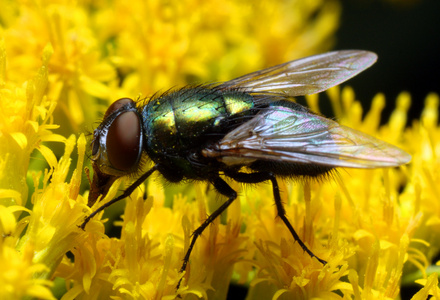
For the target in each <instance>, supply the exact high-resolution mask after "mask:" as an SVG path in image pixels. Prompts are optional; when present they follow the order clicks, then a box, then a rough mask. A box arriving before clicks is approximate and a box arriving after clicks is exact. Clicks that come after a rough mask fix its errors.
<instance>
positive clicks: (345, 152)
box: [203, 106, 411, 168]
mask: <svg viewBox="0 0 440 300" xmlns="http://www.w3.org/2000/svg"><path fill="white" fill-rule="evenodd" d="M203 154H204V155H205V156H208V157H216V158H217V159H218V160H220V161H222V162H224V163H225V164H227V165H235V164H240V165H246V164H247V163H251V162H252V161H254V160H273V161H284V162H292V163H301V164H318V165H322V166H330V167H349V168H378V167H395V166H399V165H402V164H405V163H407V162H409V161H410V160H411V156H410V155H409V154H407V153H406V152H404V151H403V150H401V149H399V148H397V147H395V146H393V145H391V144H388V143H386V142H384V141H381V140H378V139H376V138H374V137H372V136H369V135H367V134H364V133H362V132H359V131H357V130H354V129H351V128H348V127H345V126H342V125H339V124H338V123H336V122H334V121H332V120H329V119H326V118H323V117H320V116H318V115H314V114H311V113H308V112H302V111H296V110H294V109H291V108H289V107H284V106H270V107H268V108H267V109H265V110H263V111H261V112H260V113H258V114H257V115H256V116H255V117H254V118H252V119H251V120H249V121H248V122H246V123H244V124H243V125H241V126H239V127H238V128H236V129H235V130H233V131H231V132H230V133H228V134H227V135H226V136H225V137H224V138H223V139H222V140H221V141H219V142H218V143H217V144H215V145H214V146H212V147H210V148H207V149H205V150H204V151H203Z"/></svg>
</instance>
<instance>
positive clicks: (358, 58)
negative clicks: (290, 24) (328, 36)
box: [218, 50, 377, 96]
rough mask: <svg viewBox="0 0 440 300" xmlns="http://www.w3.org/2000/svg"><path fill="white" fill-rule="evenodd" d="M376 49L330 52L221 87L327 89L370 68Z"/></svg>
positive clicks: (292, 93)
mask: <svg viewBox="0 0 440 300" xmlns="http://www.w3.org/2000/svg"><path fill="white" fill-rule="evenodd" d="M376 60H377V55H376V54H374V53H373V52H369V51H362V50H344V51H334V52H327V53H324V54H320V55H315V56H310V57H306V58H302V59H299V60H294V61H291V62H287V63H284V64H281V65H277V66H274V67H271V68H268V69H264V70H261V71H257V72H253V73H250V74H247V75H244V76H242V77H239V78H236V79H233V80H230V81H227V82H225V83H222V84H220V85H219V86H218V87H219V88H220V89H228V88H242V89H244V90H245V91H246V92H249V93H283V94H286V95H289V96H302V95H309V94H315V93H319V92H322V91H325V90H327V89H329V88H331V87H333V86H335V85H338V84H340V83H342V82H344V81H346V80H348V79H350V78H351V77H353V76H355V75H357V74H358V73H360V72H362V71H363V70H365V69H366V68H368V67H370V66H371V65H372V64H373V63H374V62H375V61H376Z"/></svg>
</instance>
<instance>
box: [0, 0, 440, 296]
mask: <svg viewBox="0 0 440 300" xmlns="http://www.w3.org/2000/svg"><path fill="white" fill-rule="evenodd" d="M0 7H1V9H0V106H1V110H0V179H1V180H0V195H1V197H0V232H1V236H0V262H1V265H2V273H1V275H0V286H1V287H2V288H1V289H0V298H1V299H20V298H24V297H36V298H39V299H55V298H57V297H58V298H59V297H61V298H62V299H96V298H110V297H112V298H115V299H153V298H154V299H158V298H164V299H174V298H175V297H176V296H177V295H180V296H181V297H188V298H191V297H195V296H196V297H200V298H214V297H215V298H218V299H225V298H226V295H227V291H228V286H229V284H230V282H231V281H234V282H236V283H238V284H243V285H247V286H248V298H249V299H254V298H255V299H266V298H274V299H292V298H293V299H297V298H300V299H308V298H322V299H344V298H347V297H351V298H355V299H377V298H381V299H385V298H389V299H394V298H397V297H398V296H399V291H400V286H401V284H402V282H403V283H413V282H414V281H416V282H417V283H419V284H421V285H422V286H423V288H421V290H420V291H419V292H418V293H417V294H416V295H414V299H416V300H418V299H425V298H426V297H427V296H428V295H434V296H436V297H440V291H439V289H438V282H437V273H436V271H437V269H436V268H435V267H434V268H433V267H428V266H429V265H430V263H431V260H432V259H433V258H434V256H435V255H436V253H438V251H439V250H440V226H439V224H440V204H439V203H440V201H439V195H440V194H439V191H438V186H439V183H440V175H439V173H438V169H439V164H440V161H439V159H438V157H439V155H440V153H439V151H440V150H439V149H440V127H439V125H438V106H439V99H438V96H437V95H435V94H429V95H428V96H427V98H426V103H425V108H424V110H423V113H422V115H421V116H420V119H419V120H416V121H414V122H412V124H410V126H409V127H406V123H407V119H406V116H407V112H408V109H409V108H410V104H411V98H410V95H408V94H407V93H402V94H401V95H399V97H398V99H397V101H396V105H395V110H394V112H393V114H392V115H391V117H390V119H389V120H388V121H387V122H386V123H385V122H384V123H385V124H384V125H380V124H381V120H380V114H381V111H382V109H383V107H384V106H385V98H384V96H383V95H381V94H378V95H377V96H376V97H375V98H374V99H373V101H372V105H371V108H370V109H369V110H368V112H367V113H366V115H365V117H364V118H362V115H363V112H362V106H361V105H360V103H359V102H358V101H356V98H355V95H354V92H353V91H352V90H351V89H349V88H345V89H343V90H342V91H340V90H339V89H338V88H334V89H331V90H330V91H328V96H329V99H330V101H331V103H332V105H333V110H334V112H335V115H336V117H337V119H338V120H339V121H340V122H341V123H342V124H344V125H346V126H349V127H352V128H355V129H358V130H361V131H363V132H366V133H368V134H370V135H373V136H376V137H378V138H380V139H382V140H385V141H387V142H389V143H392V144H395V145H397V146H399V147H401V148H402V149H404V150H405V151H407V152H408V153H410V154H411V155H412V157H413V159H412V162H411V163H410V164H409V165H406V166H401V167H399V168H395V169H377V170H354V169H353V170H340V171H339V172H338V173H335V174H333V177H332V178H329V180H325V181H324V180H323V181H319V182H317V181H308V180H301V181H299V182H292V181H283V180H280V182H279V183H280V186H281V189H282V194H281V196H282V198H283V199H282V200H283V202H284V203H285V206H286V210H287V216H288V218H289V220H290V221H291V223H292V225H293V226H294V228H295V230H296V231H297V232H298V234H299V236H300V237H301V239H302V241H304V243H305V244H306V245H307V246H308V247H310V249H312V251H313V252H314V253H315V254H316V255H317V256H318V257H320V258H322V259H325V260H326V261H327V262H328V264H326V265H325V266H323V265H322V264H321V263H319V262H318V261H317V260H316V259H314V258H311V257H310V256H309V255H307V254H305V253H304V251H303V250H302V248H301V247H300V246H299V245H298V243H295V241H294V240H293V237H292V236H291V234H290V232H289V231H288V230H287V229H286V228H285V226H284V224H283V223H282V222H281V220H279V219H277V218H276V211H275V208H274V206H273V195H272V189H271V187H270V185H265V184H261V185H258V186H257V187H252V188H248V187H247V186H241V185H239V184H237V183H234V182H228V183H229V184H230V185H231V187H233V188H234V189H235V190H237V191H239V198H238V199H237V200H236V201H235V202H234V203H233V204H232V205H231V206H230V208H229V209H228V211H227V214H225V215H224V216H222V217H221V218H218V219H216V220H215V221H214V222H213V224H212V225H210V226H209V227H208V228H207V229H206V230H205V232H204V233H203V235H202V236H200V237H199V238H198V241H197V243H196V245H195V247H194V249H193V252H192V255H191V259H190V262H189V264H188V267H187V269H186V271H185V272H183V273H180V272H179V270H180V268H181V264H182V258H183V255H184V253H185V251H186V249H188V247H189V243H190V238H191V233H192V232H193V231H194V229H195V228H197V227H198V226H199V225H200V224H201V223H202V222H203V221H204V220H205V219H206V216H207V215H208V214H209V213H211V212H212V211H214V210H215V208H217V207H218V206H219V205H220V204H221V203H222V201H221V199H220V198H219V196H217V195H216V193H215V192H214V191H212V190H211V189H210V188H209V186H207V185H206V184H203V183H194V184H188V185H182V186H177V187H174V186H169V187H168V186H167V187H166V188H165V189H164V188H163V185H162V183H161V179H160V178H159V179H158V178H151V179H149V180H148V182H146V183H145V185H142V186H141V187H140V188H139V189H136V191H135V192H134V193H133V194H132V195H131V197H129V198H128V199H127V200H126V207H125V210H124V215H123V218H122V221H119V222H116V225H117V226H120V228H121V234H120V236H119V237H117V238H115V237H113V238H111V237H109V236H107V235H106V234H105V228H104V223H105V222H104V221H105V219H104V221H103V220H101V218H100V217H102V214H101V215H99V216H98V217H96V218H94V219H92V220H91V221H90V222H89V224H88V225H87V227H86V231H83V230H81V229H80V228H79V227H78V226H79V225H80V224H81V223H82V221H83V220H84V218H85V216H87V215H88V214H90V212H91V211H92V210H93V209H96V208H97V207H98V206H99V205H100V204H99V203H97V204H95V205H94V207H92V208H89V207H87V205H86V203H87V200H86V198H87V194H88V188H89V187H88V186H87V180H84V178H83V177H84V176H83V172H84V169H85V167H86V166H87V164H88V160H87V159H85V158H86V157H87V155H86V153H87V151H89V150H88V149H87V144H88V143H87V141H86V138H85V136H84V135H83V134H80V132H81V131H85V128H87V129H91V128H93V127H94V126H95V125H93V123H94V122H96V120H99V117H98V114H99V113H102V112H103V111H105V109H106V107H107V106H108V104H109V103H111V102H112V101H114V100H116V99H118V98H121V97H132V98H136V97H140V96H143V95H150V94H151V93H153V92H154V91H156V90H160V89H164V88H167V87H171V86H174V85H176V84H188V83H190V82H192V81H201V82H203V81H214V80H227V79H231V78H233V77H235V76H238V75H241V74H244V73H246V72H250V71H254V70H257V69H260V68H263V67H265V66H268V65H274V64H276V63H281V62H283V61H287V60H291V59H293V58H298V57H302V56H307V55H309V54H313V53H318V52H323V51H325V50H327V49H329V48H330V47H331V45H332V41H333V38H334V32H335V30H336V29H337V26H338V20H339V14H340V6H339V3H338V2H337V1H324V0H318V1H300V0H290V1H270V2H269V1H266V2H258V3H255V1H250V0H246V1H233V0H226V1H201V0H191V1H174V0H172V1H165V2H164V1H156V0H151V1H131V2H129V3H128V2H126V1H121V0H114V1H80V2H72V1H37V2H26V1H24V2H20V1H7V0H4V1H2V0H0ZM307 101H308V105H309V107H311V109H312V110H315V111H317V112H319V105H318V96H317V95H312V96H310V97H308V98H307ZM74 134H76V136H75V135H74ZM129 180H130V179H127V178H123V179H122V180H118V181H116V182H115V184H114V185H113V187H112V188H111V189H110V191H109V193H108V195H107V198H106V199H110V198H112V197H114V196H115V195H116V193H117V192H118V189H122V188H123V187H124V186H125V185H126V184H128V183H129ZM145 195H148V196H147V197H146V196H145ZM109 210H112V208H109ZM179 282H181V284H180V287H179V289H178V290H176V286H177V284H178V283H179Z"/></svg>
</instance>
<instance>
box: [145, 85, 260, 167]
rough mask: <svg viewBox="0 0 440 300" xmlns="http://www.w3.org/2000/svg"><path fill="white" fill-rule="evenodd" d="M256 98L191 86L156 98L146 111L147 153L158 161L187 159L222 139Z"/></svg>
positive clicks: (239, 93) (238, 93) (245, 94)
mask: <svg viewBox="0 0 440 300" xmlns="http://www.w3.org/2000/svg"><path fill="white" fill-rule="evenodd" d="M253 105H254V104H253V98H252V96H250V95H249V94H247V93H243V92H239V91H221V90H218V89H215V87H203V86H200V87H187V88H183V89H180V90H176V91H173V92H170V93H167V94H164V95H162V96H160V97H158V98H155V99H152V100H151V101H150V102H149V103H148V104H147V105H145V107H144V108H143V109H142V119H143V124H144V128H143V129H144V136H145V150H146V151H147V153H148V155H149V156H150V157H151V158H152V159H153V160H155V158H170V157H175V158H178V159H186V157H187V156H188V155H191V154H192V153H193V152H194V151H195V149H200V148H201V147H203V145H205V144H207V143H209V142H211V141H213V140H218V139H221V138H222V137H223V136H224V135H225V134H226V133H227V132H226V131H227V130H228V129H227V127H228V124H229V123H230V122H231V118H233V116H234V115H237V114H240V113H243V112H245V111H248V110H250V109H251V108H253Z"/></svg>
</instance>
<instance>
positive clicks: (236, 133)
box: [81, 50, 411, 271]
mask: <svg viewBox="0 0 440 300" xmlns="http://www.w3.org/2000/svg"><path fill="white" fill-rule="evenodd" d="M376 59H377V56H376V54H374V53H372V52H368V51H359V50H347V51H335V52H328V53H324V54H321V55H316V56H311V57H307V58H303V59H300V60H295V61H291V62H287V63H284V64H281V65H278V66H274V67H271V68H268V69H264V70H261V71H257V72H254V73H251V74H248V75H244V76H242V77H239V78H236V79H233V80H231V81H227V82H224V83H219V84H205V85H198V86H192V87H191V86H190V87H184V88H181V89H178V90H174V91H170V92H167V93H165V94H163V95H160V96H155V97H153V98H152V99H150V100H149V101H148V102H147V103H135V102H134V101H133V100H131V99H129V98H123V99H120V100H118V101H116V102H115V103H113V104H112V105H111V106H110V107H109V108H108V110H107V112H106V114H105V116H104V120H103V121H102V123H101V125H100V126H99V127H98V128H97V129H96V130H95V132H94V139H93V143H92V163H93V169H94V177H93V182H92V185H91V191H90V194H89V205H90V206H91V205H92V204H93V203H94V202H96V200H97V199H98V197H99V196H101V195H102V197H104V196H105V195H106V194H107V192H108V190H109V188H110V186H111V185H112V183H113V182H114V181H115V180H116V179H117V178H119V177H121V176H125V175H129V174H133V173H135V174H136V173H138V172H139V169H140V167H141V164H140V162H141V160H142V158H143V157H148V158H149V159H150V160H151V161H152V162H153V163H154V165H153V167H152V168H151V169H150V170H148V171H147V172H146V173H144V174H142V175H141V176H140V177H139V178H138V179H137V180H136V181H135V182H134V183H133V184H132V185H131V186H130V187H129V188H127V189H126V190H125V191H124V193H123V194H122V195H121V196H119V197H117V198H115V199H113V200H111V201H110V202H108V203H106V204H104V205H102V206H101V207H100V208H98V209H97V210H96V211H94V212H93V213H92V214H91V215H90V216H89V217H87V219H86V220H85V221H84V223H83V224H82V225H81V227H82V228H85V225H86V224H87V222H88V221H89V220H90V219H91V218H92V217H93V216H95V215H96V214H97V213H98V212H100V211H102V210H103V209H104V208H105V207H108V206H109V205H111V204H112V203H114V202H116V201H119V200H121V199H123V198H125V197H127V196H129V195H130V194H131V193H132V192H133V191H134V189H135V188H136V187H137V186H139V185H140V184H141V183H142V182H143V181H144V180H146V179H147V178H148V177H149V176H150V175H151V174H152V173H153V172H156V171H157V172H159V173H160V174H161V175H162V176H163V177H164V178H165V179H166V180H168V181H169V182H175V183H178V182H181V181H183V180H186V179H189V180H201V181H208V182H209V183H210V184H212V186H213V187H214V188H215V189H216V190H217V191H218V192H219V193H220V194H222V195H224V196H226V197H227V200H226V201H225V202H224V203H223V204H222V205H221V206H220V207H219V208H218V209H217V210H216V211H214V212H213V213H212V214H211V215H210V216H209V217H208V218H207V219H206V221H205V222H204V223H203V224H201V225H200V227H199V228H197V229H196V230H195V231H194V234H193V236H192V240H191V243H190V246H189V248H188V249H187V251H186V254H185V257H184V259H183V265H182V268H181V271H184V270H185V269H186V265H187V263H188V261H189V258H190V254H191V251H192V249H193V247H194V244H195V242H196V240H197V238H198V237H199V236H200V234H202V232H203V231H204V229H205V228H206V227H207V226H208V225H209V224H210V223H211V222H212V221H213V220H214V219H215V218H217V217H218V216H219V215H220V214H221V213H222V212H223V211H225V210H226V209H227V207H228V206H229V205H230V204H231V203H232V202H233V201H234V200H235V199H236V198H237V193H236V191H234V190H233V189H232V188H231V187H230V186H229V185H228V184H227V183H226V181H225V180H224V179H223V178H222V177H223V176H225V177H229V178H231V179H233V180H236V181H238V182H242V183H259V182H263V181H270V182H271V184H272V187H273V196H274V201H275V205H276V208H277V212H278V216H279V217H280V218H281V219H282V220H283V222H284V223H285V225H286V226H287V228H288V229H289V231H290V232H291V234H292V235H293V237H294V238H295V240H296V241H298V243H299V244H300V245H301V247H302V248H303V249H304V250H305V251H306V252H307V253H308V254H309V255H311V256H312V257H316V256H315V255H314V254H313V253H312V252H311V251H310V250H309V249H308V248H307V247H306V245H305V244H304V243H303V242H302V241H301V239H300V238H299V237H298V235H297V234H296V232H295V230H294V228H293V227H292V225H291V224H290V222H289V221H288V219H287V217H286V213H285V210H284V207H283V205H282V203H281V197H280V191H279V188H278V183H277V179H276V178H277V177H293V178H295V177H319V176H322V175H325V174H328V173H329V172H331V171H332V170H333V169H334V168H337V167H347V168H380V167H395V166H399V165H402V164H405V163H407V162H409V161H410V160H411V156H410V155H409V154H407V153H406V152H404V151H402V150H401V149H399V148H397V147H395V146H392V145H390V144H388V143H386V142H383V141H381V140H378V139H376V138H374V137H371V136H369V135H366V134H364V133H361V132H359V131H356V130H353V129H350V128H348V127H345V126H342V125H339V124H338V123H337V122H335V121H332V120H330V119H327V118H324V117H322V116H319V115H317V114H315V113H313V112H311V111H309V110H308V109H307V108H305V107H303V106H301V105H299V104H296V103H294V102H292V101H289V99H291V97H294V96H301V95H308V94H314V93H319V92H321V91H324V90H326V89H328V88H330V87H332V86H335V85H338V84H340V83H342V82H344V81H346V80H348V79H349V78H351V77H353V76H355V75H357V74H358V73H360V72H362V71H363V70H365V69H366V68H368V67H370V66H371V65H372V64H373V63H374V62H375V61H376ZM243 168H246V169H247V170H250V172H249V171H247V172H243ZM316 258H317V259H318V260H319V261H320V262H322V263H325V261H324V260H322V259H320V258H318V257H316Z"/></svg>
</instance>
